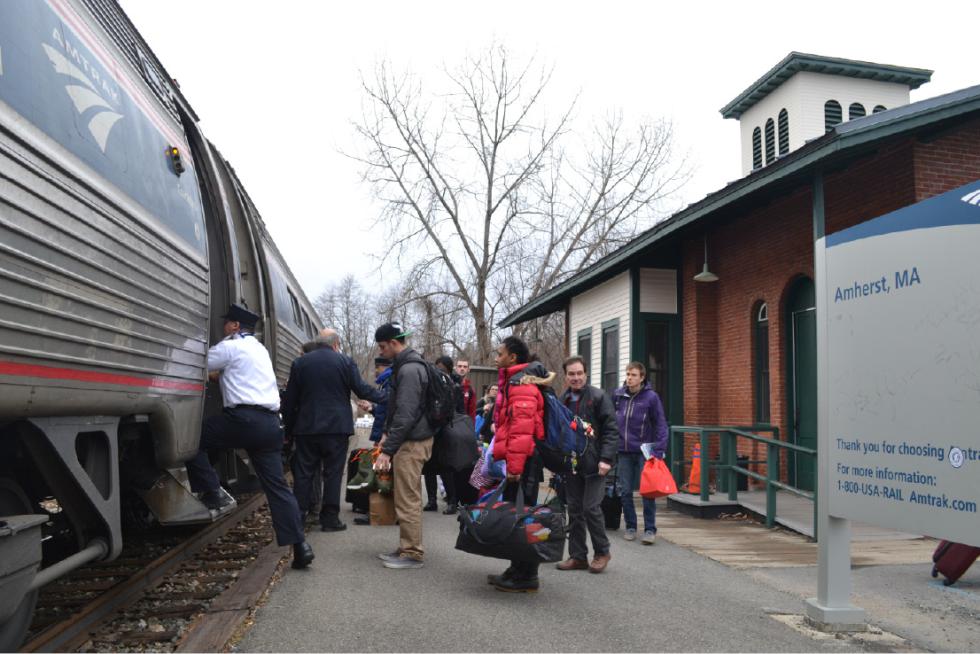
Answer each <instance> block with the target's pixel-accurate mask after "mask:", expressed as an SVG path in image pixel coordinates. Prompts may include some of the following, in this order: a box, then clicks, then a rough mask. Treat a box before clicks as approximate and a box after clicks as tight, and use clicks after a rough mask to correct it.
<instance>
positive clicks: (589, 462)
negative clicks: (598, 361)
mask: <svg viewBox="0 0 980 654" xmlns="http://www.w3.org/2000/svg"><path fill="white" fill-rule="evenodd" d="M562 367H563V369H564V371H565V382H566V383H567V385H568V387H567V388H566V389H565V392H564V393H562V396H561V402H562V404H564V405H565V406H566V407H568V408H569V409H571V411H572V413H574V414H575V415H577V416H580V417H581V418H582V419H583V420H585V421H586V422H588V423H589V424H591V425H592V430H593V434H594V438H590V439H589V443H588V446H587V447H586V448H585V452H584V454H583V455H582V456H581V457H579V458H578V462H577V464H576V466H575V470H574V472H573V474H570V475H565V476H564V482H565V501H566V502H567V503H568V559H567V560H565V561H562V562H561V563H559V564H558V566H557V567H558V569H559V570H588V571H589V572H594V573H600V572H602V571H603V570H605V569H606V566H607V565H608V564H609V559H610V558H611V556H610V554H609V537H608V536H607V535H606V523H605V519H604V518H603V515H602V498H603V495H605V491H606V479H605V476H606V474H607V473H608V472H609V471H610V470H612V467H613V465H614V464H615V463H616V451H617V450H618V449H619V427H618V426H617V425H616V411H615V410H614V409H613V404H612V401H611V400H610V399H609V396H608V395H606V394H605V393H603V392H602V390H601V389H598V388H596V387H595V386H589V385H588V384H586V383H585V382H586V371H585V361H584V360H583V359H582V357H577V356H575V357H571V358H569V359H566V360H565V363H564V364H563V366H562ZM586 531H588V533H589V535H590V536H591V537H592V553H593V558H592V563H589V560H588V548H587V546H586V543H585V534H586Z"/></svg>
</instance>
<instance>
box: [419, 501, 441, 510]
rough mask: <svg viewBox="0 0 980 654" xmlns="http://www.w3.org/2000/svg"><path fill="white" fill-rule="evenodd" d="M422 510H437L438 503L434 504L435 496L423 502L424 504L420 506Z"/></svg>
mask: <svg viewBox="0 0 980 654" xmlns="http://www.w3.org/2000/svg"><path fill="white" fill-rule="evenodd" d="M422 510H423V511H438V510H439V505H438V504H436V501H435V498H433V499H430V500H429V501H428V502H426V503H425V506H423V507H422Z"/></svg>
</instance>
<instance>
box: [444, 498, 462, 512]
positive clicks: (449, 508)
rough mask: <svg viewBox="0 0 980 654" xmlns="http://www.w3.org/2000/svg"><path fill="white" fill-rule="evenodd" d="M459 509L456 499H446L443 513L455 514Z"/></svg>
mask: <svg viewBox="0 0 980 654" xmlns="http://www.w3.org/2000/svg"><path fill="white" fill-rule="evenodd" d="M458 511H459V504H458V503H457V502H456V500H446V508H445V509H443V511H442V514H443V515H456V513H458Z"/></svg>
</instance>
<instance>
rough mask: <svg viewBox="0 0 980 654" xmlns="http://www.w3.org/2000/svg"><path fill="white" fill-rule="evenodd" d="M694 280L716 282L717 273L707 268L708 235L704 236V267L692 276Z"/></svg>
mask: <svg viewBox="0 0 980 654" xmlns="http://www.w3.org/2000/svg"><path fill="white" fill-rule="evenodd" d="M694 281H696V282H717V281H718V275H716V274H714V273H713V272H711V271H710V270H708V236H707V234H705V236H704V268H703V269H702V270H701V272H699V273H698V274H697V275H695V276H694Z"/></svg>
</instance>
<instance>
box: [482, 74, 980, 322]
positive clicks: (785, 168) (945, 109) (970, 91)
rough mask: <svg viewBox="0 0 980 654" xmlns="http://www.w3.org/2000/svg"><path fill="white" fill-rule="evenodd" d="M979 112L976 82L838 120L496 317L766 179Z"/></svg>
mask: <svg viewBox="0 0 980 654" xmlns="http://www.w3.org/2000/svg"><path fill="white" fill-rule="evenodd" d="M975 112H980V86H972V87H969V88H966V89H961V90H959V91H954V92H953V93H948V94H946V95H942V96H938V97H935V98H929V99H927V100H922V101H920V102H915V103H912V104H907V105H905V106H902V107H898V108H895V109H890V110H888V111H883V112H881V113H878V114H872V115H871V116H866V117H864V118H857V119H855V120H852V121H848V122H846V123H842V124H840V125H838V126H837V127H835V128H834V129H833V130H831V131H830V132H827V133H826V134H824V135H823V136H821V137H820V138H817V139H814V140H813V141H810V142H809V143H807V144H806V145H804V146H803V147H801V148H798V149H797V150H794V151H792V152H790V153H789V154H788V155H786V156H784V157H780V158H779V159H777V160H776V161H775V162H774V163H772V164H770V165H769V166H766V167H765V168H760V169H758V170H755V171H753V172H751V173H749V174H748V175H747V176H745V177H743V178H742V179H740V180H738V181H736V182H733V183H731V184H729V185H728V186H726V187H724V188H722V189H721V190H719V191H715V192H714V193H712V194H711V195H708V196H707V197H706V198H704V199H703V200H701V201H700V202H698V203H696V204H692V205H690V206H689V207H687V208H686V209H683V210H681V211H680V212H679V213H676V214H674V215H673V216H671V217H670V218H668V219H667V220H664V221H663V222H660V223H658V224H656V225H654V226H653V227H651V228H650V229H648V230H647V231H645V232H643V233H642V234H640V235H639V236H637V237H636V238H635V239H633V240H632V241H630V242H629V243H627V244H626V245H624V246H623V247H621V248H620V249H619V250H617V251H616V252H613V253H612V254H610V255H607V256H606V257H604V258H602V259H600V260H599V261H597V262H595V263H594V264H592V265H591V266H590V267H588V268H586V269H585V270H583V271H582V272H580V273H578V274H576V275H574V276H572V277H570V278H568V279H566V280H565V281H564V282H562V283H561V284H559V285H558V286H555V287H553V288H551V289H550V290H548V291H547V292H545V293H542V294H541V295H539V296H538V297H537V298H535V299H534V300H532V301H530V302H528V303H527V304H525V305H524V306H523V307H521V308H519V309H517V310H516V311H514V312H513V313H511V314H510V315H509V316H507V317H506V318H504V319H503V321H501V322H500V323H499V326H500V327H510V326H512V325H516V324H517V323H521V322H526V321H528V320H533V319H534V318H538V317H540V316H544V315H547V314H549V313H554V312H555V311H558V310H560V309H562V308H563V307H564V305H565V303H566V302H567V298H569V297H571V296H573V295H577V294H578V293H581V292H583V291H585V290H588V289H589V288H592V287H593V286H595V285H596V284H598V283H599V282H601V281H605V280H606V279H608V278H611V277H613V276H615V275H617V274H620V273H622V271H623V269H624V268H626V267H627V266H629V265H630V260H631V259H632V258H633V257H636V256H639V255H642V254H643V252H644V251H645V250H646V249H647V248H650V247H652V246H654V245H655V244H656V243H657V242H658V241H660V240H661V239H663V238H665V237H667V236H669V235H670V234H673V233H675V232H678V231H679V230H681V229H682V228H684V227H686V226H688V225H691V224H692V223H695V222H696V221H698V220H701V219H703V218H707V217H709V216H710V215H711V214H712V213H714V212H715V211H718V210H721V209H723V208H725V207H727V206H728V205H731V204H733V203H734V202H736V201H738V200H740V199H742V198H744V197H746V196H749V195H752V194H754V193H757V192H765V190H766V188H767V187H769V186H770V185H771V184H773V183H775V182H778V181H780V180H784V179H787V178H791V177H799V178H801V179H805V180H810V179H811V176H812V174H813V169H815V168H816V167H817V166H818V165H823V164H826V163H828V162H830V161H832V159H833V157H834V155H842V156H847V155H848V151H849V150H854V149H855V148H858V147H860V146H865V145H868V144H869V143H873V142H875V141H880V140H882V139H885V138H888V137H890V136H895V135H897V134H902V133H905V132H911V131H914V130H916V129H919V128H923V127H928V126H930V125H934V124H936V123H939V122H941V121H944V120H948V119H953V118H957V117H959V116H963V115H965V114H969V113H975Z"/></svg>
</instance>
